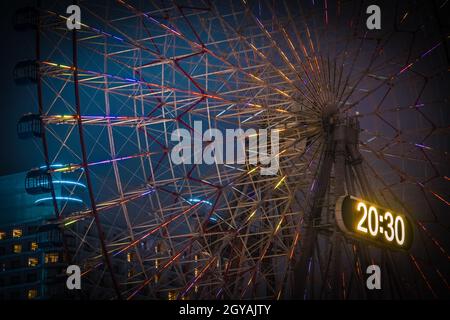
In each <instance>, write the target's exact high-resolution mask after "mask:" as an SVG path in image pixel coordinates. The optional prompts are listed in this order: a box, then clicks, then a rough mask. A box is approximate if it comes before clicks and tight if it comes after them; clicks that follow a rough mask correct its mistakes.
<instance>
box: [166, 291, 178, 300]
mask: <svg viewBox="0 0 450 320" xmlns="http://www.w3.org/2000/svg"><path fill="white" fill-rule="evenodd" d="M176 298H177V295H176V293H175V292H173V291H169V292H168V293H167V299H169V300H175V299H176Z"/></svg>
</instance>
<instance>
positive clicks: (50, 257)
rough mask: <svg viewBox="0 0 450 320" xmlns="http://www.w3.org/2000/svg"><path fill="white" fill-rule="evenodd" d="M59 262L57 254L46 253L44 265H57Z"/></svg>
mask: <svg viewBox="0 0 450 320" xmlns="http://www.w3.org/2000/svg"><path fill="white" fill-rule="evenodd" d="M58 260H59V255H58V254H57V253H46V254H45V263H57V262H58Z"/></svg>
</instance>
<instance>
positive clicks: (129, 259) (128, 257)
mask: <svg viewBox="0 0 450 320" xmlns="http://www.w3.org/2000/svg"><path fill="white" fill-rule="evenodd" d="M127 261H128V262H131V252H128V253H127Z"/></svg>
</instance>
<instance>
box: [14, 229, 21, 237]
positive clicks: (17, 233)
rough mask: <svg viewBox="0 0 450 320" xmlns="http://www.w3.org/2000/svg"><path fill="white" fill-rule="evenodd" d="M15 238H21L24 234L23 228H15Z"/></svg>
mask: <svg viewBox="0 0 450 320" xmlns="http://www.w3.org/2000/svg"><path fill="white" fill-rule="evenodd" d="M12 236H13V238H20V237H21V236H22V229H13V232H12Z"/></svg>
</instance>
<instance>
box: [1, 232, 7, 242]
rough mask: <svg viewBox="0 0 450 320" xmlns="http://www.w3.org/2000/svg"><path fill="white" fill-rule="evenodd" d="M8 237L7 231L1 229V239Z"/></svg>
mask: <svg viewBox="0 0 450 320" xmlns="http://www.w3.org/2000/svg"><path fill="white" fill-rule="evenodd" d="M5 239H6V232H3V231H0V240H5Z"/></svg>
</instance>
